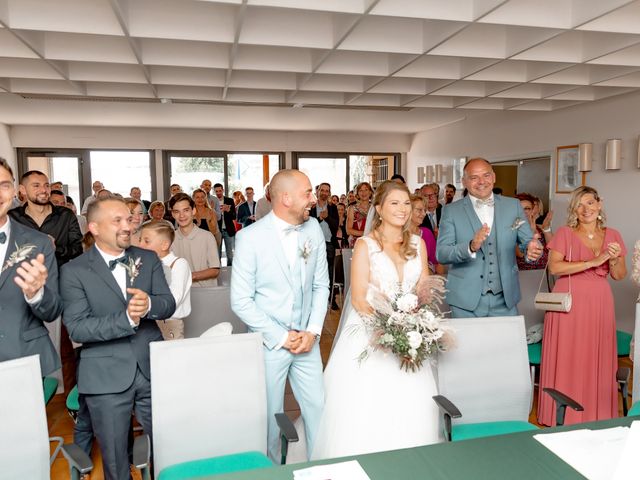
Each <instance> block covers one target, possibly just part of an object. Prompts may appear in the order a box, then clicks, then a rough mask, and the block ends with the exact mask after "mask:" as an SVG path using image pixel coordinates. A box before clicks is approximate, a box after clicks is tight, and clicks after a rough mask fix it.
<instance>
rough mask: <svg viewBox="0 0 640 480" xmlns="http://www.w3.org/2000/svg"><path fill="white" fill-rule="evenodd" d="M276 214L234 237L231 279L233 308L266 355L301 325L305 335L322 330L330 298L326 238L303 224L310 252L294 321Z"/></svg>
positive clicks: (301, 240)
mask: <svg viewBox="0 0 640 480" xmlns="http://www.w3.org/2000/svg"><path fill="white" fill-rule="evenodd" d="M274 216H275V214H274V213H273V212H271V213H269V215H267V216H266V217H264V218H263V219H261V220H260V221H258V222H256V223H254V224H252V225H250V226H248V227H246V228H243V229H242V230H240V231H239V232H238V234H237V235H236V245H235V254H234V256H233V269H232V274H231V308H232V309H233V311H234V312H235V313H236V315H238V317H240V320H242V321H243V322H244V323H246V324H247V326H248V327H249V329H250V330H251V331H253V332H260V333H261V334H262V336H263V339H264V344H265V345H266V346H267V348H269V349H273V348H274V347H276V346H277V345H278V344H279V343H280V342H281V341H282V338H283V336H284V334H285V332H287V331H289V330H290V329H291V328H292V327H293V325H294V324H295V323H298V322H297V321H298V320H299V324H300V327H301V328H302V329H303V330H307V329H309V327H310V326H314V327H315V329H317V330H318V331H321V330H322V325H323V323H324V318H325V315H326V312H327V300H328V298H329V273H328V270H327V251H326V244H325V239H324V235H323V234H322V230H321V229H320V225H319V224H318V222H314V221H307V222H305V223H304V224H303V225H302V230H301V231H300V232H299V233H298V238H299V243H300V245H301V246H302V245H304V243H305V242H307V241H308V242H309V246H310V247H311V251H310V253H309V256H308V258H307V259H306V261H303V272H301V275H304V278H303V281H302V286H303V287H302V288H303V304H302V318H301V319H294V318H293V307H294V300H295V298H294V285H293V282H292V278H291V275H292V273H291V270H290V268H289V264H288V262H287V259H286V257H285V254H284V250H283V247H282V244H281V242H280V237H279V235H278V231H277V230H276V225H275V222H274Z"/></svg>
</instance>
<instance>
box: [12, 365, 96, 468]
mask: <svg viewBox="0 0 640 480" xmlns="http://www.w3.org/2000/svg"><path fill="white" fill-rule="evenodd" d="M0 385H2V394H0V425H1V426H2V430H1V431H2V435H0V478H3V479H8V480H13V479H16V480H18V479H20V480H21V479H28V480H48V479H49V478H50V468H51V463H53V460H54V459H55V457H56V456H57V454H58V452H59V451H60V450H61V449H62V451H63V453H64V455H65V457H67V460H69V464H70V466H71V478H72V479H77V478H79V475H80V474H81V473H82V474H84V473H87V472H89V471H90V470H91V461H90V460H89V458H87V457H86V455H84V452H82V451H80V449H79V448H77V447H76V446H75V445H64V446H63V445H62V443H63V439H62V438H61V437H54V438H51V439H50V438H49V433H48V430H47V415H46V412H45V405H44V395H43V391H42V374H41V371H40V361H39V359H38V356H37V355H33V356H30V357H24V358H19V359H16V360H9V361H6V362H2V363H0ZM50 441H54V442H57V443H58V445H57V446H56V448H55V449H54V452H53V455H52V456H51V457H50V456H49V442H50Z"/></svg>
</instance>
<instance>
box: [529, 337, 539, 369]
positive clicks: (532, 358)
mask: <svg viewBox="0 0 640 480" xmlns="http://www.w3.org/2000/svg"><path fill="white" fill-rule="evenodd" d="M527 350H528V352H529V363H530V364H531V365H540V360H542V342H538V343H530V344H529V345H527Z"/></svg>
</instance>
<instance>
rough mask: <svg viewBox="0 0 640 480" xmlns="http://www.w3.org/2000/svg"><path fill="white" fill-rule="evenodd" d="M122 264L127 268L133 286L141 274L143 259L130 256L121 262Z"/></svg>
mask: <svg viewBox="0 0 640 480" xmlns="http://www.w3.org/2000/svg"><path fill="white" fill-rule="evenodd" d="M121 265H122V266H123V267H124V268H125V269H126V270H127V273H128V274H129V281H130V282H131V286H132V287H133V282H135V280H136V277H137V276H138V275H139V274H140V267H142V259H141V258H140V257H138V258H136V259H135V260H134V259H133V258H131V257H128V258H127V260H126V261H125V262H121Z"/></svg>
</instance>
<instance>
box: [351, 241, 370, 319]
mask: <svg viewBox="0 0 640 480" xmlns="http://www.w3.org/2000/svg"><path fill="white" fill-rule="evenodd" d="M368 286H369V249H368V247H367V243H366V242H365V241H364V240H358V241H357V242H356V245H355V248H354V249H353V258H352V259H351V304H352V305H353V308H355V309H356V311H357V312H359V313H363V314H372V313H373V308H372V307H371V305H369V302H367V288H368Z"/></svg>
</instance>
